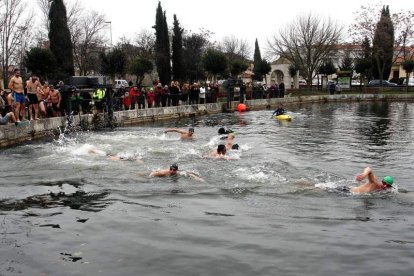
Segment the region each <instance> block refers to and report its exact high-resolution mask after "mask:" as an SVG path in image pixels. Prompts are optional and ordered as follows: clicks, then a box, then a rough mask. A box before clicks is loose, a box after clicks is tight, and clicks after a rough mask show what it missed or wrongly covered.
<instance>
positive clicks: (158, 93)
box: [154, 82, 164, 107]
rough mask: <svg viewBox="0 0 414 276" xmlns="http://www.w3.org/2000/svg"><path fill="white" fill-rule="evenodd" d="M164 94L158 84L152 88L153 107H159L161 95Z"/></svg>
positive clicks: (160, 85)
mask: <svg viewBox="0 0 414 276" xmlns="http://www.w3.org/2000/svg"><path fill="white" fill-rule="evenodd" d="M163 92H164V88H162V84H161V83H160V82H159V83H158V84H157V86H155V88H154V96H155V97H154V103H155V107H161V95H162V93H163Z"/></svg>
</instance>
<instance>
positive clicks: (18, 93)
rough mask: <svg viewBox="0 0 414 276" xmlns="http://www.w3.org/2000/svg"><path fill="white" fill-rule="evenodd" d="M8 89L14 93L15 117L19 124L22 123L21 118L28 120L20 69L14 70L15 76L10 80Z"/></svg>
mask: <svg viewBox="0 0 414 276" xmlns="http://www.w3.org/2000/svg"><path fill="white" fill-rule="evenodd" d="M8 87H9V89H10V90H11V91H12V93H13V98H14V103H15V109H14V115H15V117H16V120H17V122H20V116H21V117H22V120H26V109H25V102H26V97H25V95H24V87H23V79H22V77H21V76H20V69H18V68H16V69H14V76H13V77H12V78H11V79H10V82H9V86H8Z"/></svg>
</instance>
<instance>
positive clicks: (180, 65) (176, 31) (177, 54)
mask: <svg viewBox="0 0 414 276" xmlns="http://www.w3.org/2000/svg"><path fill="white" fill-rule="evenodd" d="M183 31H184V30H183V29H182V28H181V27H180V23H179V22H178V20H177V16H176V15H175V14H174V27H173V37H172V73H173V76H174V79H175V80H179V81H183V80H184V76H185V71H184V69H185V68H184V53H183Z"/></svg>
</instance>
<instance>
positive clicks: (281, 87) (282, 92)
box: [279, 80, 285, 98]
mask: <svg viewBox="0 0 414 276" xmlns="http://www.w3.org/2000/svg"><path fill="white" fill-rule="evenodd" d="M279 94H280V97H281V98H284V97H285V84H284V82H283V80H281V81H280V83H279Z"/></svg>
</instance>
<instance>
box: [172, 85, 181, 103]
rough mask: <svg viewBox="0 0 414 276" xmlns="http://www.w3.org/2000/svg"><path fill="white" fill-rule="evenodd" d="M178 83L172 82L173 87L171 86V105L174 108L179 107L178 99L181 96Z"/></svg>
mask: <svg viewBox="0 0 414 276" xmlns="http://www.w3.org/2000/svg"><path fill="white" fill-rule="evenodd" d="M176 83H178V82H176V81H175V82H174V81H172V82H171V86H170V97H171V105H172V106H177V105H178V97H179V94H180V88H179V87H178V86H177V84H176Z"/></svg>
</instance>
